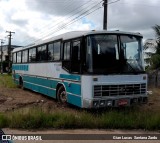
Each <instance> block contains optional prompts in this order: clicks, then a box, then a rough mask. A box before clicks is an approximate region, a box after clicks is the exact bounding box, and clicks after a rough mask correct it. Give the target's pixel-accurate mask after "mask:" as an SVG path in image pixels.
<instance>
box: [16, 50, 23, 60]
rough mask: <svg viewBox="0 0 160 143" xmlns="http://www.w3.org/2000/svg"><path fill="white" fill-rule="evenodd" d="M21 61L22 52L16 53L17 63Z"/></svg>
mask: <svg viewBox="0 0 160 143" xmlns="http://www.w3.org/2000/svg"><path fill="white" fill-rule="evenodd" d="M21 61H22V52H21V51H20V52H18V53H17V63H21Z"/></svg>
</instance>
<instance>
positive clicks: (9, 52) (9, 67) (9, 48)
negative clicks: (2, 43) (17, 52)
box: [6, 31, 15, 74]
mask: <svg viewBox="0 0 160 143" xmlns="http://www.w3.org/2000/svg"><path fill="white" fill-rule="evenodd" d="M6 32H7V33H9V35H8V74H9V73H11V39H12V33H13V34H14V33H15V32H12V31H6Z"/></svg>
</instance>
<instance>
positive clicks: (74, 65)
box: [71, 40, 81, 72]
mask: <svg viewBox="0 0 160 143" xmlns="http://www.w3.org/2000/svg"><path fill="white" fill-rule="evenodd" d="M80 45H81V41H80V40H75V41H73V42H72V58H71V71H72V72H80Z"/></svg>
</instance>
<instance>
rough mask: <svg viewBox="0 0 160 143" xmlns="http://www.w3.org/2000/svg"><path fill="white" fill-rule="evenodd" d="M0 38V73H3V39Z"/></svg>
mask: <svg viewBox="0 0 160 143" xmlns="http://www.w3.org/2000/svg"><path fill="white" fill-rule="evenodd" d="M0 40H1V74H3V43H4V40H3V39H0Z"/></svg>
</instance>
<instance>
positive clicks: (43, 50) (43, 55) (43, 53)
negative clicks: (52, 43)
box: [37, 45, 47, 61]
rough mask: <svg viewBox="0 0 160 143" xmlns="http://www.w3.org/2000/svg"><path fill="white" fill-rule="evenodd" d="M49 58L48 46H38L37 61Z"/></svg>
mask: <svg viewBox="0 0 160 143" xmlns="http://www.w3.org/2000/svg"><path fill="white" fill-rule="evenodd" d="M46 60H47V46H46V45H43V46H41V47H38V48H37V61H46Z"/></svg>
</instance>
